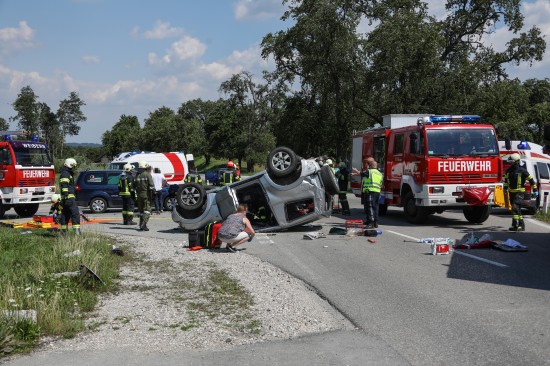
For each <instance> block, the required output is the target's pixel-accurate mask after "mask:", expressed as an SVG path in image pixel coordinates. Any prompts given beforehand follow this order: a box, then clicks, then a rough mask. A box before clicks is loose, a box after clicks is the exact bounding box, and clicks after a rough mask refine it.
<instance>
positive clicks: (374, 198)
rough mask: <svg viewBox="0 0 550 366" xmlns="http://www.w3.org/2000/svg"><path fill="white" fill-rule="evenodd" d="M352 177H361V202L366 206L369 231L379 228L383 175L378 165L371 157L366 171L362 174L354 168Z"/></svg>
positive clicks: (368, 159)
mask: <svg viewBox="0 0 550 366" xmlns="http://www.w3.org/2000/svg"><path fill="white" fill-rule="evenodd" d="M351 175H360V176H361V178H362V180H361V201H362V202H363V204H364V208H365V214H366V215H367V220H366V221H365V225H366V226H367V228H368V229H372V228H377V227H378V209H379V200H380V190H381V189H382V181H383V178H384V177H383V175H382V173H381V172H380V171H379V170H378V163H377V162H376V161H375V160H374V158H372V157H370V158H367V159H366V160H365V170H364V171H363V172H360V171H359V170H357V169H356V168H353V172H352V173H351Z"/></svg>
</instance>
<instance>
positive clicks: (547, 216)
mask: <svg viewBox="0 0 550 366" xmlns="http://www.w3.org/2000/svg"><path fill="white" fill-rule="evenodd" d="M535 218H536V219H537V220H540V221H544V222H546V223H549V224H550V211H549V212H547V213H543V212H540V211H539V212H537V213H536V214H535Z"/></svg>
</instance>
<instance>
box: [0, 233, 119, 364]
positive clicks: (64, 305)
mask: <svg viewBox="0 0 550 366" xmlns="http://www.w3.org/2000/svg"><path fill="white" fill-rule="evenodd" d="M25 231H27V230H26V229H11V228H6V227H0V278H1V279H2V281H1V283H0V310H8V311H18V310H35V311H36V314H37V323H34V322H33V321H28V320H18V321H16V320H13V318H9V317H6V316H3V317H1V318H0V357H1V356H3V355H7V354H10V353H17V352H25V351H27V350H29V349H32V347H33V346H34V344H35V342H36V341H37V339H38V337H39V336H41V335H54V336H62V337H65V338H71V337H74V336H75V335H76V334H77V333H78V332H80V331H82V330H84V329H85V324H84V316H85V313H87V312H89V311H91V310H93V309H94V307H95V306H96V304H97V295H98V293H100V292H103V291H110V290H113V289H114V287H115V285H114V283H113V280H114V279H115V278H116V277H117V276H118V268H119V265H120V263H121V261H122V260H124V257H119V256H116V255H112V254H111V252H110V251H111V248H112V244H113V242H112V240H110V239H108V238H105V237H98V236H97V235H94V234H85V235H81V236H75V235H69V237H68V238H66V239H63V238H61V237H58V236H56V235H54V234H52V233H50V232H48V231H46V230H44V229H35V230H32V233H31V234H27V235H24V234H22V233H23V232H25ZM75 250H79V251H80V253H81V254H80V255H78V256H65V254H68V253H72V252H74V251H75ZM80 264H85V265H86V266H87V267H88V268H90V269H92V270H93V271H94V272H95V273H96V274H97V275H98V276H99V277H100V278H101V280H102V281H103V284H101V283H99V282H97V281H95V280H93V279H92V278H90V277H89V276H82V275H78V276H55V274H59V273H64V272H76V271H79V269H80Z"/></svg>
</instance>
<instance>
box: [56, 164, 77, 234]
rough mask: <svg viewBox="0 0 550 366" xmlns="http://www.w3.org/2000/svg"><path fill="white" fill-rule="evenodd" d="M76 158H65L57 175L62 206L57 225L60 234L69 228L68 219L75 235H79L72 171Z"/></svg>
mask: <svg viewBox="0 0 550 366" xmlns="http://www.w3.org/2000/svg"><path fill="white" fill-rule="evenodd" d="M75 168H76V160H75V159H73V158H68V159H65V163H64V164H63V168H62V169H61V175H60V177H59V188H60V189H61V204H62V206H63V210H62V214H61V220H60V224H59V227H60V229H61V234H62V235H65V234H67V232H68V230H69V220H70V221H71V223H72V228H73V229H74V230H75V232H76V234H77V235H80V210H79V209H78V206H77V205H76V196H75V194H76V189H75V187H76V185H75V182H74V173H75V171H74V170H75Z"/></svg>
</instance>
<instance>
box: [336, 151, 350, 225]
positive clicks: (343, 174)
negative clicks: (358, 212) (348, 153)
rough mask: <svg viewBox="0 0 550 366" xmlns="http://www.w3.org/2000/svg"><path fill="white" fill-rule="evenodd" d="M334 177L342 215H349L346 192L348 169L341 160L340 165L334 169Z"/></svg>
mask: <svg viewBox="0 0 550 366" xmlns="http://www.w3.org/2000/svg"><path fill="white" fill-rule="evenodd" d="M336 178H338V189H339V191H340V192H339V193H338V201H340V204H341V205H342V215H349V214H351V212H350V211H349V202H348V196H347V194H346V192H347V191H348V184H349V170H348V168H347V167H346V163H344V162H343V161H342V162H340V166H339V168H338V170H337V171H336Z"/></svg>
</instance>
